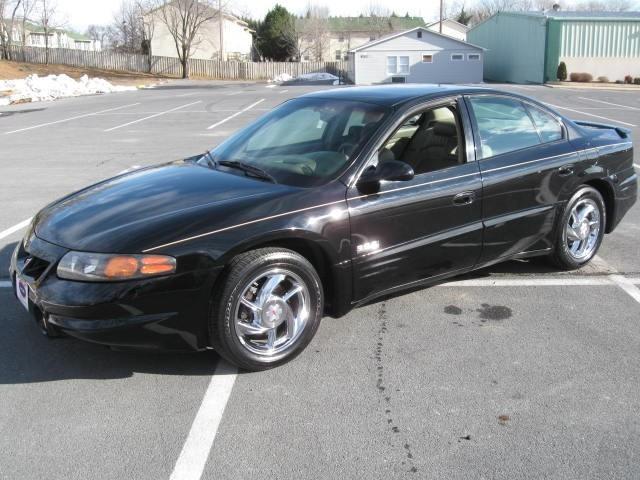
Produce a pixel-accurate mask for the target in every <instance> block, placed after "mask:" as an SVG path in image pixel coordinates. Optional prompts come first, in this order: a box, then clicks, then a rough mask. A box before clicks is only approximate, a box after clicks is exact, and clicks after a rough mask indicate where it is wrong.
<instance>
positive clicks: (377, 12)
mask: <svg viewBox="0 0 640 480" xmlns="http://www.w3.org/2000/svg"><path fill="white" fill-rule="evenodd" d="M366 15H367V16H368V17H371V28H372V33H373V34H374V35H375V36H376V38H379V37H382V36H383V35H386V34H387V33H391V31H392V26H391V11H390V10H389V9H388V8H387V7H385V6H383V5H380V4H378V3H370V4H369V9H368V11H367V12H366Z"/></svg>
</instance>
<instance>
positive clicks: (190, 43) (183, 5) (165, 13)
mask: <svg viewBox="0 0 640 480" xmlns="http://www.w3.org/2000/svg"><path fill="white" fill-rule="evenodd" d="M154 13H157V14H158V15H159V18H160V20H161V21H162V23H163V24H164V25H165V26H166V27H167V30H168V31H169V34H170V35H171V37H172V38H173V42H174V44H175V47H176V52H177V54H178V59H179V60H180V64H181V65H182V78H189V59H190V58H191V55H192V54H193V51H194V50H195V48H196V47H197V46H198V44H199V42H200V41H201V39H200V38H199V37H198V32H199V31H200V29H201V28H202V26H203V25H204V24H206V23H207V22H210V21H212V20H213V19H215V18H216V17H217V16H218V14H219V11H218V8H214V6H213V3H212V1H211V0H206V1H204V0H173V1H163V2H162V4H161V5H160V7H159V8H158V9H157V10H156V12H154Z"/></svg>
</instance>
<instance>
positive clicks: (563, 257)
mask: <svg viewBox="0 0 640 480" xmlns="http://www.w3.org/2000/svg"><path fill="white" fill-rule="evenodd" d="M583 199H590V200H592V201H593V202H594V203H595V205H596V206H597V208H598V213H599V214H600V215H599V216H600V229H599V232H598V237H597V240H596V243H595V247H594V248H593V250H592V251H591V253H590V254H589V255H588V256H587V257H585V258H582V259H579V260H578V259H576V258H574V256H572V255H571V253H570V252H569V246H568V244H567V241H566V232H565V230H566V226H567V222H568V221H569V217H570V215H571V211H572V209H573V208H574V206H575V205H576V204H577V203H578V202H581V201H582V200H583ZM606 215H607V210H606V208H605V203H604V200H603V198H602V195H600V192H598V191H597V190H596V189H595V188H593V187H589V186H586V185H585V186H583V187H580V189H578V191H577V192H576V193H574V194H573V196H572V197H571V199H570V200H569V201H568V202H567V204H566V205H565V207H564V211H563V212H562V216H561V217H560V219H559V223H558V227H557V228H556V233H555V248H554V252H553V254H552V255H551V260H552V262H553V264H554V265H555V266H556V267H558V268H560V269H561V270H576V269H578V268H581V267H583V266H584V265H586V264H587V263H589V262H590V261H591V259H592V258H593V257H595V256H596V254H597V253H598V250H599V248H600V245H601V244H602V239H603V237H604V231H605V226H606V224H607V217H606Z"/></svg>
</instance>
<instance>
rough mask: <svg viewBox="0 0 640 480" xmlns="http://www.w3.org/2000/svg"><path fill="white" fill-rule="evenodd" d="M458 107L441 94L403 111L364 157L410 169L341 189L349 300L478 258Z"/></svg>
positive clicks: (477, 187) (476, 210)
mask: <svg viewBox="0 0 640 480" xmlns="http://www.w3.org/2000/svg"><path fill="white" fill-rule="evenodd" d="M464 108H465V107H464V103H463V102H462V103H460V104H459V103H458V102H457V101H456V99H448V100H447V101H445V102H444V103H438V104H430V105H428V106H424V107H416V108H414V109H412V110H411V111H408V112H406V113H405V115H404V116H403V118H401V119H399V121H398V122H397V123H396V125H395V126H394V127H393V128H391V129H390V131H388V132H387V133H386V134H385V135H384V136H383V137H382V138H381V139H380V142H379V147H378V149H377V150H376V153H375V154H374V157H375V158H372V159H371V161H370V164H371V165H373V164H375V163H377V162H381V161H385V159H393V160H399V161H405V162H407V163H409V164H410V165H411V166H412V168H413V169H414V171H415V173H416V175H415V177H414V178H413V179H412V180H409V181H389V182H382V183H381V185H380V188H379V190H378V191H377V192H375V193H365V192H362V191H360V190H359V189H358V187H357V186H356V185H354V186H352V187H351V188H350V189H349V190H348V193H347V202H348V205H349V214H350V218H351V245H352V258H353V269H354V297H355V299H356V300H362V299H365V298H368V297H371V296H373V295H375V294H378V293H381V292H387V291H389V290H391V289H394V288H395V287H406V286H410V285H412V284H417V283H420V282H421V281H423V280H425V279H430V278H436V277H438V276H441V275H443V274H447V273H450V272H456V271H463V270H466V269H469V268H471V267H473V265H475V263H476V261H477V260H478V257H479V255H480V251H481V242H482V219H481V194H482V182H481V179H480V172H479V170H478V165H477V163H476V162H475V161H474V159H473V152H470V151H469V149H468V148H467V147H466V141H465V140H466V137H465V135H467V134H468V135H470V124H469V120H468V116H467V115H466V112H464ZM461 110H462V111H461ZM470 144H471V145H473V143H472V142H470Z"/></svg>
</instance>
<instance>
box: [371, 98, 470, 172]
mask: <svg viewBox="0 0 640 480" xmlns="http://www.w3.org/2000/svg"><path fill="white" fill-rule="evenodd" d="M462 139H463V134H462V129H461V128H460V122H459V117H458V113H457V111H456V108H455V107H454V106H452V105H447V106H442V107H436V108H430V109H428V110H425V111H423V112H420V113H418V114H414V115H412V116H410V117H408V118H407V119H406V120H405V121H404V123H403V124H402V125H401V126H400V127H399V128H398V129H397V130H396V131H395V132H394V133H393V134H392V135H391V136H390V137H389V139H388V140H387V141H386V142H385V144H384V146H383V147H382V148H381V150H380V152H379V160H380V161H381V162H384V161H386V160H399V161H401V162H406V163H408V164H409V165H411V167H412V168H413V171H414V172H415V173H416V175H420V174H422V173H428V172H434V171H436V170H442V169H444V168H449V167H453V166H455V165H459V164H461V163H465V157H464V148H463V147H462Z"/></svg>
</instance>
